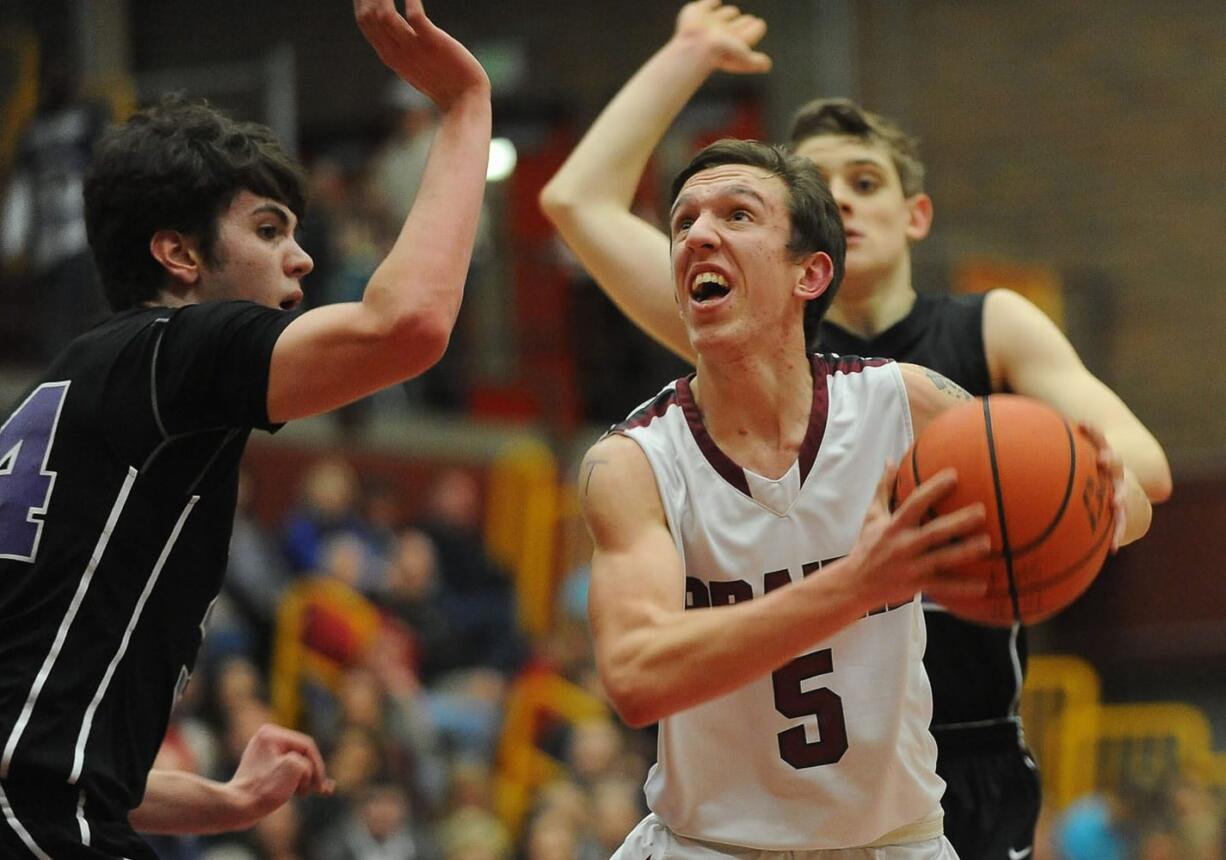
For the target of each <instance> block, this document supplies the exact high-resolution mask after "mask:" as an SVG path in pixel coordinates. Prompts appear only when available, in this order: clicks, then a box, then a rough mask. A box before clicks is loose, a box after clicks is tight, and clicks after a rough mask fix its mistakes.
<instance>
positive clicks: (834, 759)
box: [614, 355, 944, 850]
mask: <svg viewBox="0 0 1226 860" xmlns="http://www.w3.org/2000/svg"><path fill="white" fill-rule="evenodd" d="M812 358H813V377H814V383H815V384H814V392H813V409H812V413H811V415H810V418H809V429H808V433H807V434H806V437H805V441H804V443H803V445H802V447H801V451H800V456H799V458H798V459H797V461H796V463H794V464H793V466H792V468H791V469H790V470H789V471H788V472H787V474H786V475H784V476H783V477H782V478H780V479H778V480H769V479H767V478H764V477H762V476H760V475H756V474H754V473H752V472H750V471H748V470H745V469H742V468H741V467H739V466H737V465H736V464H735V463H733V462H732V460H731V459H729V458H728V457H727V455H725V454H724V453H723V452H722V451H721V450H720V449H719V448H718V447H717V446H716V444H715V442H714V441H713V440H712V439H711V437H710V436H709V435H708V434H707V432H706V430H705V428H704V427H703V424H702V417H701V415H700V414H699V411H698V407H697V405H696V404H695V402H694V398H693V394H692V392H691V390H690V382H689V380H688V379H680V380H677V381H676V382H674V383H672V384H670V385H669V386H668V387H667V388H665V389H664V390H663V391H662V392H661V393H660V394H659V395H658V396H657V397H656V398H655V399H654V400H651V401H649V402H647V403H645V404H643V405H642V406H641V407H639V409H638V410H637V411H636V412H635V413H633V414H632V415H631V416H630V417H629V418H628V419H627V420H626V421H625V422H624V423H622V424H619V425H617V426H616V427H615V428H614V431H615V432H619V433H623V434H625V435H626V436H629V437H630V438H631V439H633V440H635V442H637V443H638V444H639V445H640V446H641V447H642V449H643V451H644V452H645V453H646V455H647V459H648V460H649V461H650V463H651V467H652V470H653V471H654V472H655V476H656V482H657V486H658V488H659V491H660V498H661V499H662V500H663V503H664V510H665V513H666V515H667V517H668V525H669V529H670V530H671V531H672V534H673V539H674V541H675V542H676V546H677V551H678V552H679V553H680V555H681V558H682V561H683V562H684V566H685V576H686V608H687V610H692V609H696V608H699V607H706V606H720V605H726V604H729V603H734V602H739V601H742V600H752V599H753V598H755V597H760V596H762V594H764V593H765V592H767V591H772V590H774V589H775V588H779V587H782V586H785V585H786V584H788V583H789V582H794V581H797V580H799V579H800V578H801V577H802V576H805V575H809V574H813V573H816V572H817V571H819V570H820V569H821V566H822V564H823V563H829V562H831V561H833V560H834V559H837V558H840V557H842V556H844V555H846V554H847V552H849V551H850V549H851V547H852V545H853V543H854V542H855V538H856V536H857V535H858V534H859V531H860V527H861V525H862V523H863V519H864V513H865V511H866V510H867V508H868V504H869V502H870V500H871V499H872V496H873V492H874V490H875V489H876V486H877V483H878V481H879V480H880V478H881V472H882V470H883V469H884V465H885V462H886V460H887V459H892V460H894V461H895V462H897V461H899V460H900V459H901V456H902V454H903V452H904V451H905V450H906V448H907V446H908V445H909V444H910V443H911V439H912V428H911V418H910V410H909V408H908V402H907V396H906V392H905V390H904V387H903V380H902V375H901V373H900V372H899V369H898V366H897V365H896V364H894V363H893V362H890V361H885V360H863V359H858V358H844V357H839V356H833V355H815V356H813V357H812ZM924 643H925V632H924V618H923V612H922V611H921V608H920V602H919V600H918V599H916V600H913V601H911V602H909V603H907V604H904V605H901V606H896V607H883V608H882V609H881V610H878V611H876V612H873V613H870V614H869V615H867V616H866V617H864V618H863V619H861V620H859V621H856V622H854V623H853V624H851V625H850V626H848V627H846V628H844V629H843V630H842V631H840V632H839V633H838V634H837V635H835V636H833V637H832V638H830V639H827V640H826V641H824V642H821V643H820V644H818V645H817V646H816V647H814V648H813V649H812V650H810V651H808V652H807V653H805V654H801V655H797V657H796V659H794V660H792V661H791V662H790V663H788V664H787V665H785V666H783V667H781V668H780V669H779V670H778V671H776V672H774V673H772V674H771V675H767V676H765V677H762V678H759V679H758V680H756V681H754V682H752V683H750V684H747V685H746V686H744V687H741V688H740V689H738V690H735V691H733V692H731V693H729V694H727V695H724V696H721V697H719V698H717V699H713V700H710V701H708V702H705V703H704V704H701V705H698V706H696V707H693V708H689V709H687V710H684V711H681V712H680V713H677V714H674V715H673V716H671V717H668V718H666V719H664V720H661V722H660V730H659V754H658V760H657V763H656V764H655V765H654V766H653V767H652V769H651V772H650V773H649V774H648V777H647V784H646V794H647V801H648V805H649V806H650V807H651V810H652V811H653V812H654V813H655V814H656V815H658V816H659V817H660V818H661V819H662V820H663V821H664V822H665V823H666V824H667V825H668V827H669V828H670V829H672V830H673V831H674V832H675V833H678V834H681V835H683V836H688V837H691V838H695V839H702V840H707V841H711V842H719V843H724V844H729V845H741V846H748V847H753V848H760V849H770V850H806V849H808V850H811V849H824V848H850V847H857V846H862V845H868V844H870V843H874V842H878V841H880V840H882V838H883V837H886V836H888V835H890V834H896V835H897V836H898V837H903V836H904V835H905V834H908V833H910V832H913V831H914V829H916V828H918V829H919V830H921V831H924V830H926V831H928V832H929V835H931V831H932V830H933V827H934V826H935V827H936V828H937V830H936V832H937V833H939V832H940V831H939V822H940V819H941V808H940V799H941V793H942V791H943V789H944V783H943V782H942V780H941V779H940V777H938V776H937V775H936V771H935V767H936V744H935V742H934V741H933V739H932V736H931V734H929V731H928V724H929V721H930V719H931V717H932V698H931V691H930V688H929V686H928V677H927V675H926V674H925V673H924V667H923V663H922V661H921V658H922V657H923V653H924ZM904 841H905V840H904Z"/></svg>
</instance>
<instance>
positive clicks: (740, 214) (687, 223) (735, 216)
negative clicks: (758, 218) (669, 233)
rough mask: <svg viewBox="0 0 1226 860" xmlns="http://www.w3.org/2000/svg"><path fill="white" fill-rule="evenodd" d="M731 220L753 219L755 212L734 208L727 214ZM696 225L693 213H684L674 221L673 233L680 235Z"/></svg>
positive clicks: (743, 220)
mask: <svg viewBox="0 0 1226 860" xmlns="http://www.w3.org/2000/svg"><path fill="white" fill-rule="evenodd" d="M726 217H727V219H728V220H729V221H738V222H745V221H752V220H753V213H752V212H750V211H749V210H748V209H733V210H732V211H731V212H729V213H728V215H727V216H726ZM693 226H694V217H693V216H692V215H683V216H681V217H679V218H677V220H676V221H674V222H673V235H674V236H678V235H680V234H682V233H684V232H685V231H686V230H689V229H690V228H691V227H693Z"/></svg>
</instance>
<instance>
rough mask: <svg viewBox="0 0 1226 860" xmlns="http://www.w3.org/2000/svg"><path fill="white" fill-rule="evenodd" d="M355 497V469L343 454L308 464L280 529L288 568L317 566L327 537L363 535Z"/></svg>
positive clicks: (356, 486) (300, 569) (320, 560)
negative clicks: (308, 466)
mask: <svg viewBox="0 0 1226 860" xmlns="http://www.w3.org/2000/svg"><path fill="white" fill-rule="evenodd" d="M358 498H359V496H358V477H357V472H356V471H355V470H354V468H353V466H351V465H350V464H349V463H348V462H347V461H345V460H344V459H343V458H341V457H336V456H333V457H324V458H322V459H320V460H318V461H317V462H316V463H314V464H313V465H312V466H311V467H310V469H309V470H308V471H307V473H306V476H305V477H304V479H303V483H302V490H301V497H300V499H299V501H298V503H297V504H296V505H294V507H293V508H292V509H291V510H290V512H289V514H288V515H287V516H286V518H285V522H284V524H283V525H282V529H281V548H282V551H283V552H284V553H285V557H286V560H287V561H288V563H289V566H290V569H291V570H293V571H294V572H295V573H298V574H302V573H305V572H308V571H314V570H317V569H318V568H319V567H320V566H321V564H322V563H323V558H322V556H321V549H322V548H323V544H324V542H325V541H326V540H327V539H328V538H331V537H335V536H337V535H341V534H349V535H354V536H357V537H359V538H361V537H363V536H364V534H365V528H364V525H363V522H362V517H361V512H360V510H359V508H358Z"/></svg>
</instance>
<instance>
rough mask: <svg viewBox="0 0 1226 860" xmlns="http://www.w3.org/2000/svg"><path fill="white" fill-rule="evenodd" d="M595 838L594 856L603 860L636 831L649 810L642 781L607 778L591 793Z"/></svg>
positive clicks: (620, 777) (592, 830)
mask: <svg viewBox="0 0 1226 860" xmlns="http://www.w3.org/2000/svg"><path fill="white" fill-rule="evenodd" d="M591 795H592V828H591V832H592V836H593V837H594V840H595V850H594V851H593V852H592V853H593V855H594V856H597V857H600V858H601V860H603V858H606V857H610V856H612V854H613V852H615V851H616V850H617V849H618V848H619V847H620V846H621V844H622V841H623V840H624V839H625V838H626V834H627V833H629V832H630V831H631V830H633V829H634V826H635V825H636V824H638V823H639V821H640V820H641V819H642V817H643V816H644V815H646V814H647V808H646V805H645V803H644V800H643V784H642V780H640V779H634V778H630V777H627V776H623V775H617V776H606V777H603V778H601V779H600V780H599V781H597V782H596V783H595V784H594V785H593V786H592V789H591Z"/></svg>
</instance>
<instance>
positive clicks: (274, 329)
mask: <svg viewBox="0 0 1226 860" xmlns="http://www.w3.org/2000/svg"><path fill="white" fill-rule="evenodd" d="M292 319H293V315H291V314H287V313H285V312H283V311H275V310H270V309H268V308H264V307H261V306H259V305H255V304H252V303H250V302H218V303H208V304H202V305H191V306H187V307H183V308H179V309H170V308H149V309H139V310H131V311H127V312H124V313H120V314H117V315H116V316H114V317H113V318H111V319H110V320H108V321H107V322H105V323H103V324H101V325H100V326H98V327H96V328H95V329H93V330H91V331H89V332H87V333H86V334H84V335H82V336H81V337H79V338H78V339H76V340H75V341H73V342H72V343H71V344H70V345H69V346H68V347H67V348H66V349H65V350H64V352H63V353H61V354H60V356H59V357H58V358H57V359H56V360H55V361H54V362H53V363H52V365H51V366H50V368H49V370H48V372H47V373H46V374H45V375H44V377H43V378H42V379H41V380H40V381H39V382H38V383H36V384H35V385H34V386H33V388H32V389H31V390H30V391H29V392H28V393H27V394H26V395H25V396H23V397H22V398H20V399H19V400H18V401H17V403H16V404H14V407H13V409H12V411H11V412H10V413H9V414H7V415H3V416H2V417H3V423H2V425H0V630H3V631H4V633H3V636H0V784H3V786H4V791H5V792H6V794H7V797H8V800H9V801H11V803H12V804H13V806H14V807H18V808H20V807H21V806H23V805H24V806H27V807H28V806H30V805H31V804H35V805H37V804H38V803H40V802H42V801H40V800H39V798H48V797H57V798H58V797H62V796H64V795H65V794H66V793H70V794H71V796H77V795H79V798H80V800H79V802H80V804H81V806H80V810H79V812H78V815H79V817H81V819H82V823H84V821H85V820H86V819H88V818H105V819H108V820H111V821H115V820H118V821H122V822H123V823H125V824H126V820H127V812H128V810H129V809H131V808H133V807H135V806H137V805H138V804H139V803H140V800H141V797H142V795H143V792H144V786H145V777H146V774H147V773H148V771H149V768H150V767H151V766H152V764H153V759H154V756H155V754H156V753H157V750H158V747H159V745H160V744H161V742H162V737H163V735H164V734H165V732H166V726H167V723H168V720H169V716H170V710H171V707H172V705H173V703H174V700H175V696H176V692H177V691H180V690H181V689H182V687H183V685H184V684H185V683H186V681H187V678H188V676H189V674H190V672H191V668H192V665H193V663H194V661H195V658H196V652H197V650H198V649H199V647H200V643H201V637H202V636H203V629H204V621H205V615H206V613H207V610H208V608H209V607H210V605H211V604H212V601H213V600H214V599H215V598H216V596H217V593H218V590H219V588H220V586H221V579H222V574H223V572H224V570H225V565H226V559H227V554H228V551H229V539H230V530H231V527H232V525H233V521H234V508H235V500H236V497H237V486H238V465H239V458H240V457H241V455H242V451H243V446H244V444H245V442H246V439H247V435H248V433H249V431H250V429H251V428H252V427H264V428H267V429H274V428H273V427H272V426H271V425H269V421H268V416H267V405H266V404H267V391H268V369H269V361H270V358H271V355H272V348H273V344H274V343H275V341H276V339H277V337H278V336H279V335H280V333H281V331H282V330H283V329H284V328H285V326H286V325H288V324H289V322H290V321H291V320H292ZM83 833H84V829H83Z"/></svg>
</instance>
